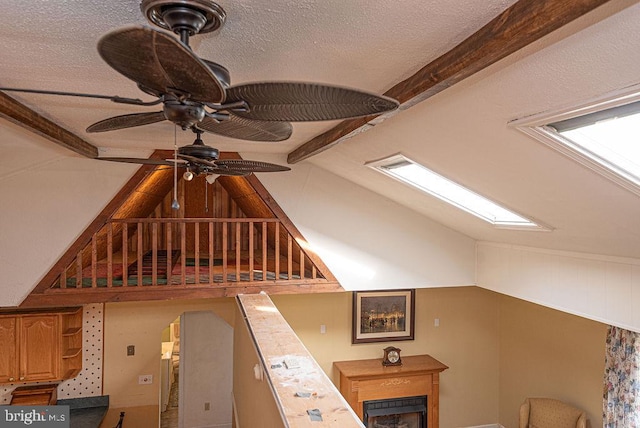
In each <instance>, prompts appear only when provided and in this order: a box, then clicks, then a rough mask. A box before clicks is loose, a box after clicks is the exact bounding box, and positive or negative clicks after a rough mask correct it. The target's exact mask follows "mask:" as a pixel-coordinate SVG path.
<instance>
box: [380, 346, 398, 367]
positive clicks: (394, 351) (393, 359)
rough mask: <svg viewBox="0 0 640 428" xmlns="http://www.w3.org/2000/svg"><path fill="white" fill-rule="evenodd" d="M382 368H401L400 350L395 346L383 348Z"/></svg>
mask: <svg viewBox="0 0 640 428" xmlns="http://www.w3.org/2000/svg"><path fill="white" fill-rule="evenodd" d="M382 365H383V366H401V365H402V359H401V358H400V348H396V347H395V346H387V347H386V348H384V357H383V358H382Z"/></svg>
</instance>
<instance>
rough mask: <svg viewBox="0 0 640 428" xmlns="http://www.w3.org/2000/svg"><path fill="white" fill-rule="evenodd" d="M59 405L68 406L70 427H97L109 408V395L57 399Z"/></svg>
mask: <svg viewBox="0 0 640 428" xmlns="http://www.w3.org/2000/svg"><path fill="white" fill-rule="evenodd" d="M56 404H57V405H59V406H69V411H70V417H71V421H70V427H71V428H98V427H99V426H100V424H101V423H102V420H103V419H104V416H105V415H106V414H107V410H108V409H109V396H108V395H101V396H98V397H85V398H69V399H63V400H58V402H57V403H56Z"/></svg>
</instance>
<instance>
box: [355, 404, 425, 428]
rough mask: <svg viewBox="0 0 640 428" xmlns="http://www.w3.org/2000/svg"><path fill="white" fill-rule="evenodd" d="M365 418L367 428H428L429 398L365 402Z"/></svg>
mask: <svg viewBox="0 0 640 428" xmlns="http://www.w3.org/2000/svg"><path fill="white" fill-rule="evenodd" d="M363 416H364V418H363V422H364V424H365V426H366V427H367V428H427V425H426V416H427V397H426V396H421V397H407V398H392V399H389V400H371V401H365V402H364V403H363Z"/></svg>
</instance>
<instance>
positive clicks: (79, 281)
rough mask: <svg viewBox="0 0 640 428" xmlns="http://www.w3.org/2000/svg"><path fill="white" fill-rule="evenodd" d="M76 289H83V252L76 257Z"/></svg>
mask: <svg viewBox="0 0 640 428" xmlns="http://www.w3.org/2000/svg"><path fill="white" fill-rule="evenodd" d="M76 288H82V250H81V251H80V252H79V253H78V256H77V257H76Z"/></svg>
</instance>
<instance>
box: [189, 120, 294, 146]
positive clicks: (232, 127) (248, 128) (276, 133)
mask: <svg viewBox="0 0 640 428" xmlns="http://www.w3.org/2000/svg"><path fill="white" fill-rule="evenodd" d="M197 127H198V128H199V129H201V130H203V131H207V132H211V133H213V134H218V135H223V136H225V137H231V138H238V139H240V140H250V141H283V140H286V139H287V138H289V137H290V136H291V132H292V127H291V124H290V123H289V122H266V121H257V120H251V119H245V118H242V117H239V116H236V115H235V114H230V115H229V120H224V121H221V122H218V121H216V120H215V119H212V118H210V117H205V118H204V119H203V120H202V122H200V123H198V125H197Z"/></svg>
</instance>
